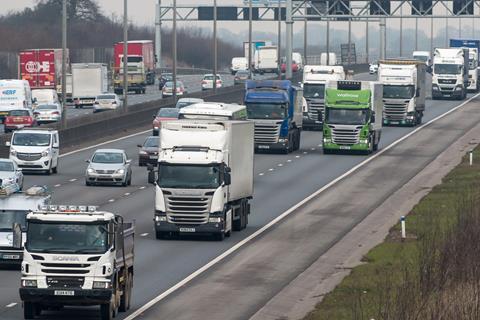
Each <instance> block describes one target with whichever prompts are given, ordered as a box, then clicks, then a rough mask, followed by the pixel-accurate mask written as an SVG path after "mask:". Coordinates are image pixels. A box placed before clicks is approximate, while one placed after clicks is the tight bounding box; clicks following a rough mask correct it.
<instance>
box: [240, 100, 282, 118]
mask: <svg viewBox="0 0 480 320" xmlns="http://www.w3.org/2000/svg"><path fill="white" fill-rule="evenodd" d="M287 111H288V110H287V105H286V104H275V103H247V115H248V119H272V120H280V119H285V118H286V117H287Z"/></svg>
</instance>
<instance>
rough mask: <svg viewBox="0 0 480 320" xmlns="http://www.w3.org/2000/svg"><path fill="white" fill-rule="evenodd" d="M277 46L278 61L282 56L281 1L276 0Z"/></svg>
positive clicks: (279, 75) (280, 75)
mask: <svg viewBox="0 0 480 320" xmlns="http://www.w3.org/2000/svg"><path fill="white" fill-rule="evenodd" d="M277 10H278V41H277V42H278V48H277V59H278V61H280V59H281V57H282V2H281V1H280V0H278V8H277ZM278 78H279V79H281V78H282V72H279V74H278Z"/></svg>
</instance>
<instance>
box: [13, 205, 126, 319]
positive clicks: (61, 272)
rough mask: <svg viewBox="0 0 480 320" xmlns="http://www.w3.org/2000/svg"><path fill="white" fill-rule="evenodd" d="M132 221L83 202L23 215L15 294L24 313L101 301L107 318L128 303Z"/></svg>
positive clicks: (31, 315)
mask: <svg viewBox="0 0 480 320" xmlns="http://www.w3.org/2000/svg"><path fill="white" fill-rule="evenodd" d="M134 233H135V226H134V224H133V223H128V222H124V221H123V218H122V217H121V216H118V215H115V214H113V213H110V212H105V211H97V209H96V208H95V207H87V206H44V207H42V208H40V209H38V210H37V211H34V212H32V213H29V214H28V215H27V241H26V243H25V250H24V254H23V262H22V278H21V287H20V298H21V299H22V301H23V312H24V318H25V319H33V318H35V316H37V315H39V314H40V313H41V312H42V310H44V309H47V308H62V307H63V306H90V305H100V318H101V319H102V320H111V319H112V318H113V317H114V316H115V315H116V314H117V311H121V312H125V311H127V310H128V309H129V308H130V301H131V295H132V287H133V260H134Z"/></svg>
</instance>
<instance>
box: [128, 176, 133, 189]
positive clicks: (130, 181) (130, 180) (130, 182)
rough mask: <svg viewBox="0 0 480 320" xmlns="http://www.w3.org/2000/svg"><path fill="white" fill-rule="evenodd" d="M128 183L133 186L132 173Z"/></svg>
mask: <svg viewBox="0 0 480 320" xmlns="http://www.w3.org/2000/svg"><path fill="white" fill-rule="evenodd" d="M128 185H129V186H131V185H132V175H131V174H130V178H128Z"/></svg>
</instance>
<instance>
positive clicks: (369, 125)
mask: <svg viewBox="0 0 480 320" xmlns="http://www.w3.org/2000/svg"><path fill="white" fill-rule="evenodd" d="M382 95H383V93H382V84H380V83H378V82H370V81H329V82H327V88H326V90H325V121H324V122H323V152H324V153H326V154H328V153H334V152H338V151H348V152H361V153H367V154H369V153H371V152H373V151H375V150H377V149H378V144H379V142H380V137H381V133H382V118H381V114H382V109H383V101H382Z"/></svg>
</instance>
